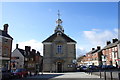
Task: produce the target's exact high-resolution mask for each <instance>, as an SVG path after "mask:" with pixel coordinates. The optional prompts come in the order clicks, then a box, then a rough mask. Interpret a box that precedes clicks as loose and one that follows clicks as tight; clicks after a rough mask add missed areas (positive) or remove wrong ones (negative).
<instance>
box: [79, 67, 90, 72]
mask: <svg viewBox="0 0 120 80" xmlns="http://www.w3.org/2000/svg"><path fill="white" fill-rule="evenodd" d="M87 69H88V68H87V67H86V66H81V67H80V71H86V70H87Z"/></svg>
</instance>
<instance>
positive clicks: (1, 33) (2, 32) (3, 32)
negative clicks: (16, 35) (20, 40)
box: [0, 30, 13, 40]
mask: <svg viewBox="0 0 120 80" xmlns="http://www.w3.org/2000/svg"><path fill="white" fill-rule="evenodd" d="M0 35H2V36H4V37H8V38H11V39H12V40H13V38H12V37H11V36H10V35H9V34H8V33H6V32H5V31H3V30H0Z"/></svg>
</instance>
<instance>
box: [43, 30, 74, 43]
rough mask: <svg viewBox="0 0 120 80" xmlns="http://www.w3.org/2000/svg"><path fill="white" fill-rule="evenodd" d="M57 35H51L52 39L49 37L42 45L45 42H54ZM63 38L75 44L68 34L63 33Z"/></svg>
mask: <svg viewBox="0 0 120 80" xmlns="http://www.w3.org/2000/svg"><path fill="white" fill-rule="evenodd" d="M57 33H58V32H56V33H54V34H53V35H51V36H50V37H48V38H47V39H46V40H44V41H43V42H42V43H44V42H52V41H53V40H54V39H55V38H56V37H57ZM61 36H62V37H63V38H64V39H65V40H66V41H67V42H75V43H76V41H75V40H73V39H71V38H70V37H68V36H67V35H66V34H64V33H62V32H61Z"/></svg>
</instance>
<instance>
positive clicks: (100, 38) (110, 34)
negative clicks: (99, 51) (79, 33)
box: [83, 28, 118, 47]
mask: <svg viewBox="0 0 120 80" xmlns="http://www.w3.org/2000/svg"><path fill="white" fill-rule="evenodd" d="M83 33H84V36H85V38H86V39H87V40H88V41H89V43H90V44H91V47H92V46H97V45H100V46H105V43H106V41H111V40H112V39H113V38H118V37H117V35H118V30H117V29H116V28H115V29H113V30H112V31H110V30H98V29H92V30H90V31H83Z"/></svg>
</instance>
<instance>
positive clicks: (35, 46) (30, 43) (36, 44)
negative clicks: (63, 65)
mask: <svg viewBox="0 0 120 80" xmlns="http://www.w3.org/2000/svg"><path fill="white" fill-rule="evenodd" d="M17 44H19V48H21V49H25V46H31V49H35V50H37V51H39V52H40V53H41V55H43V45H42V43H41V42H39V41H37V40H34V39H33V40H29V41H25V42H17ZM15 48H16V44H15V43H13V50H14V49H15Z"/></svg>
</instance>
